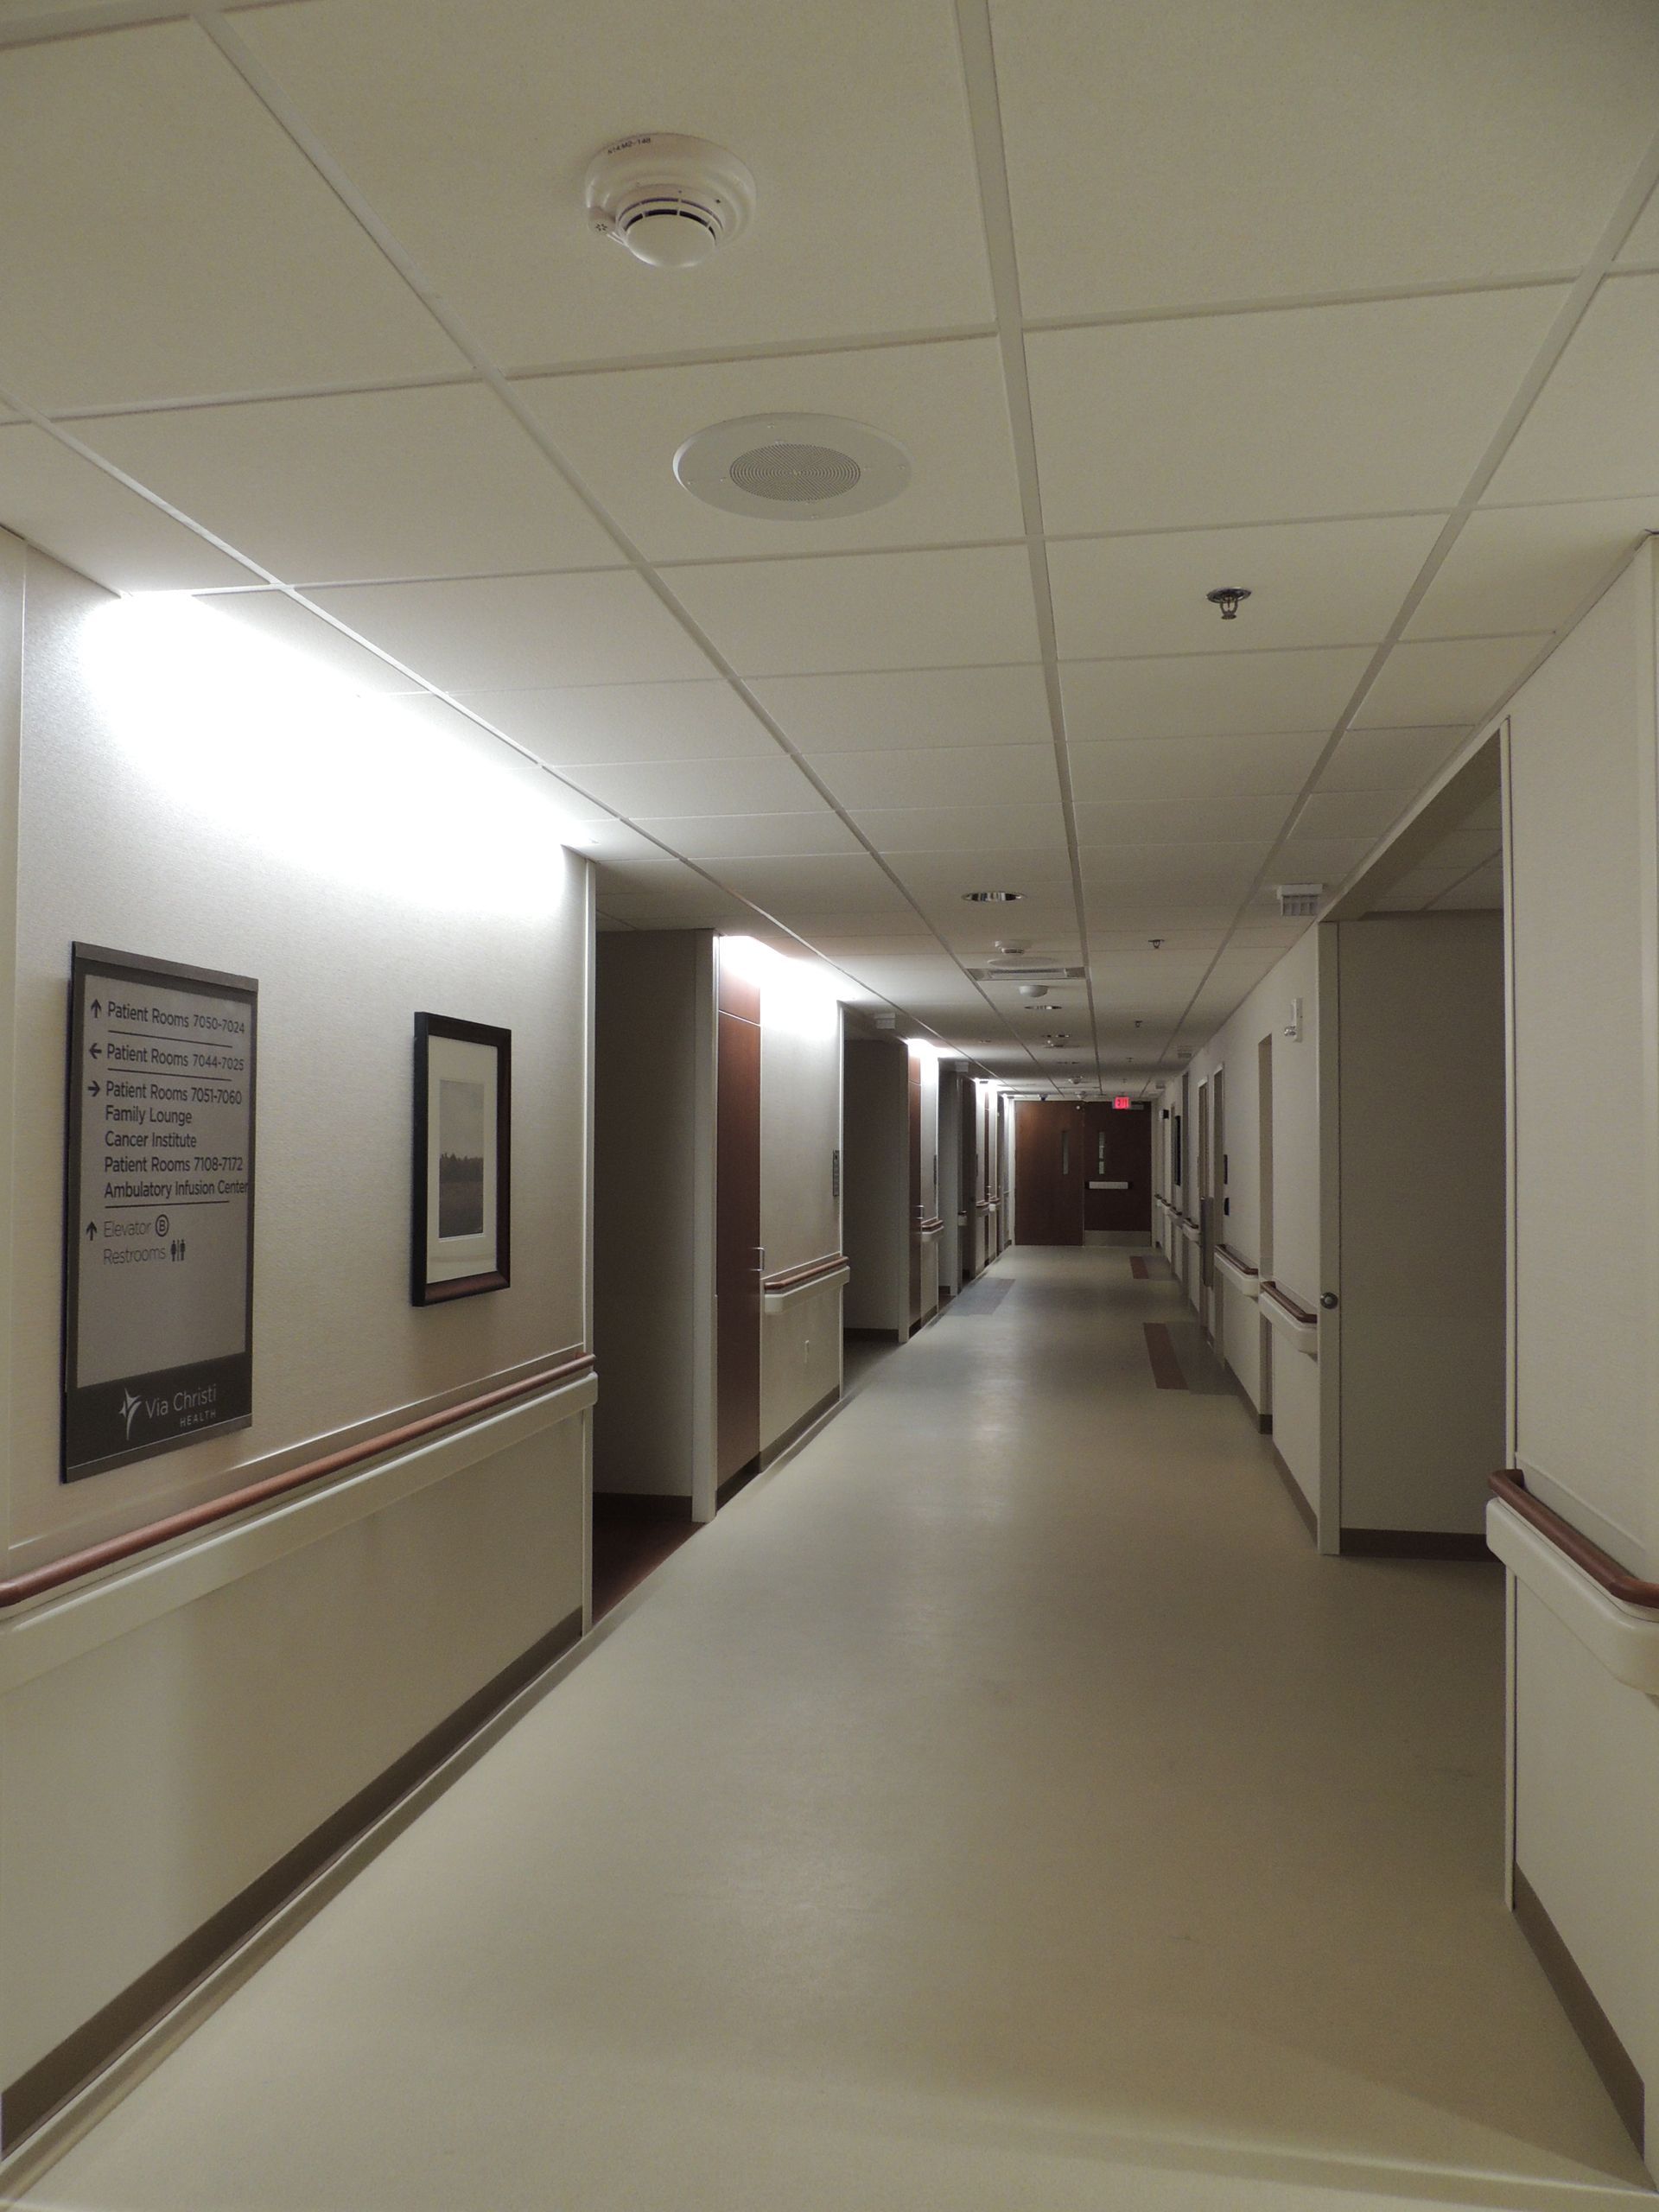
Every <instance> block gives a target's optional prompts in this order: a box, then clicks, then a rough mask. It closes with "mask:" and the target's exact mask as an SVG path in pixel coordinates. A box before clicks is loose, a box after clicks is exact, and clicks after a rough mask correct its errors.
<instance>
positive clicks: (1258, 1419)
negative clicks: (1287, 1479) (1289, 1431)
mask: <svg viewBox="0 0 1659 2212" xmlns="http://www.w3.org/2000/svg"><path fill="white" fill-rule="evenodd" d="M1221 1366H1222V1372H1223V1373H1224V1375H1225V1376H1226V1377H1227V1380H1228V1381H1229V1382H1230V1383H1231V1384H1232V1386H1233V1390H1234V1393H1235V1395H1236V1397H1237V1398H1238V1400H1239V1402H1240V1403H1241V1404H1242V1405H1243V1408H1244V1410H1245V1412H1246V1413H1247V1414H1249V1417H1250V1419H1251V1420H1252V1421H1254V1422H1255V1427H1256V1433H1258V1435H1262V1436H1271V1435H1272V1434H1273V1415H1272V1414H1259V1413H1257V1411H1256V1409H1255V1399H1254V1398H1253V1397H1251V1395H1250V1394H1249V1391H1248V1390H1247V1389H1245V1388H1244V1385H1243V1383H1241V1382H1240V1381H1239V1379H1238V1376H1237V1373H1236V1370H1234V1369H1232V1368H1230V1367H1229V1366H1228V1364H1227V1363H1226V1361H1225V1360H1223V1362H1222V1363H1221ZM1299 1495H1300V1493H1299ZM1303 1503H1306V1500H1305V1499H1304V1501H1303Z"/></svg>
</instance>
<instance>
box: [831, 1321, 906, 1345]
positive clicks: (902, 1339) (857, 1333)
mask: <svg viewBox="0 0 1659 2212" xmlns="http://www.w3.org/2000/svg"><path fill="white" fill-rule="evenodd" d="M841 1333H842V1336H843V1337H850V1338H852V1339H853V1341H854V1343H855V1344H908V1343H909V1342H910V1324H909V1322H908V1321H906V1324H905V1325H904V1327H903V1328H902V1329H843V1330H842V1332H841Z"/></svg>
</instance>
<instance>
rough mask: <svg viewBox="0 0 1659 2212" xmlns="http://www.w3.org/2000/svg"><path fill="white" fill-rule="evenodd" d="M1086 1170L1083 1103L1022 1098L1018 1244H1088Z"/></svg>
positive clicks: (1017, 1127)
mask: <svg viewBox="0 0 1659 2212" xmlns="http://www.w3.org/2000/svg"><path fill="white" fill-rule="evenodd" d="M1083 1169H1084V1119H1083V1109H1082V1108H1081V1107H1079V1106H1072V1105H1068V1104H1066V1103H1065V1101H1064V1100H1061V1099H1049V1098H1027V1099H1022V1100H1021V1101H1020V1105H1019V1107H1018V1109H1016V1118H1015V1121H1014V1216H1015V1223H1014V1241H1015V1243H1020V1244H1081V1243H1082V1242H1083V1184H1084V1173H1083Z"/></svg>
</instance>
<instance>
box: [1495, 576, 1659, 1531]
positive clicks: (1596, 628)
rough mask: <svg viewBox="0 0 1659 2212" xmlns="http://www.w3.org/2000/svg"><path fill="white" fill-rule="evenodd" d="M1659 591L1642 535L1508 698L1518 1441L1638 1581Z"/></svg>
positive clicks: (1648, 1338) (1648, 1315)
mask: <svg viewBox="0 0 1659 2212" xmlns="http://www.w3.org/2000/svg"><path fill="white" fill-rule="evenodd" d="M1653 591H1654V582H1653V556H1652V552H1651V550H1650V547H1644V548H1643V550H1642V551H1641V552H1640V553H1638V555H1637V557H1636V559H1635V560H1634V561H1633V562H1632V563H1631V564H1630V567H1629V568H1628V569H1626V570H1625V571H1624V574H1623V575H1622V576H1621V577H1620V578H1619V580H1618V582H1616V583H1615V584H1614V585H1613V586H1612V587H1611V589H1610V590H1608V591H1607V592H1606V593H1605V594H1604V595H1603V597H1602V598H1601V600H1600V601H1599V602H1598V603H1597V605H1596V606H1595V607H1593V608H1592V610H1591V612H1590V613H1589V614H1587V615H1586V618H1585V619H1584V620H1583V621H1582V622H1581V623H1580V625H1579V626H1578V628H1577V629H1576V630H1575V631H1574V632H1573V634H1572V635H1571V636H1570V637H1569V638H1567V639H1566V640H1565V641H1564V643H1563V644H1562V645H1560V647H1558V649H1557V650H1556V652H1554V654H1553V655H1552V656H1551V658H1549V659H1548V661H1547V662H1546V663H1545V664H1544V665H1543V666H1542V667H1541V669H1540V670H1539V671H1538V672H1537V674H1536V675H1535V677H1532V679H1531V681H1530V682H1529V683H1527V684H1525V685H1524V686H1523V687H1522V690H1521V691H1520V692H1519V693H1518V694H1517V696H1516V698H1515V700H1514V701H1513V702H1511V705H1510V816H1511V824H1512V832H1511V836H1512V847H1511V858H1510V867H1511V874H1512V881H1513V887H1514V891H1513V896H1514V922H1513V937H1514V985H1513V988H1514V1010H1513V1020H1514V1055H1515V1069H1514V1092H1515V1129H1514V1143H1515V1191H1516V1198H1515V1204H1516V1222H1515V1236H1516V1343H1515V1361H1516V1374H1517V1390H1516V1456H1517V1458H1518V1459H1519V1461H1520V1463H1521V1465H1522V1466H1523V1467H1524V1468H1525V1469H1526V1470H1527V1471H1528V1475H1529V1479H1537V1480H1539V1482H1540V1484H1541V1487H1543V1488H1544V1489H1546V1490H1547V1491H1548V1493H1549V1495H1550V1497H1551V1499H1552V1502H1554V1503H1557V1504H1558V1505H1560V1508H1561V1510H1563V1511H1565V1512H1567V1515H1568V1516H1569V1517H1570V1518H1572V1519H1573V1520H1574V1521H1577V1522H1579V1523H1580V1525H1581V1526H1583V1527H1585V1528H1586V1529H1588V1530H1589V1532H1590V1533H1591V1534H1592V1535H1596V1536H1597V1537H1598V1539H1599V1541H1602V1542H1604V1543H1605V1544H1607V1545H1608V1546H1609V1548H1611V1549H1613V1550H1614V1551H1616V1552H1617V1553H1618V1554H1619V1555H1620V1556H1621V1557H1622V1558H1623V1559H1624V1561H1625V1563H1626V1564H1627V1565H1629V1566H1631V1567H1636V1568H1637V1570H1638V1571H1641V1572H1646V1573H1651V1572H1652V1571H1653V1566H1654V1559H1653V1551H1652V1542H1653V1521H1652V1508H1651V1503H1650V1501H1651V1497H1652V1493H1653V1474H1652V1465H1653V1449H1652V1447H1653V1442H1654V1432H1653V1427H1652V1419H1651V1414H1652V1408H1651V1403H1650V1399H1649V1389H1650V1385H1649V1383H1647V1381H1646V1380H1645V1378H1647V1377H1648V1376H1649V1375H1650V1373H1651V1370H1652V1367H1653V1344H1654V1334H1655V1324H1656V1303H1655V1295H1654V1281H1653V1249H1654V1234H1655V1227H1656V1224H1655V1220H1654V1216H1653V1208H1654V1205H1655V1202H1656V1192H1655V1189H1654V1165H1653V1163H1654V1147H1655V1146H1656V1143H1659V1129H1656V1128H1655V1126H1654V1120H1653V1116H1654V1093H1653V1077H1654V1066H1653V1058H1654V1052H1655V1033H1654V1013H1653V1007H1652V1003H1651V998H1650V993H1651V989H1652V981H1653V946H1654V937H1655V928H1656V915H1655V913H1654V911H1653V904H1652V900H1653V886H1652V868H1653V852H1654V838H1655V828H1654V820H1653V752H1654V679H1653V626H1654V601H1653ZM1586 1052H1592V1053H1593V1056H1594V1058H1595V1062H1596V1069H1597V1074H1596V1081H1595V1083H1594V1085H1593V1087H1592V1089H1587V1088H1586V1084H1585V1080H1584V1076H1583V1067H1584V1061H1585V1055H1586ZM1639 1378H1641V1379H1639Z"/></svg>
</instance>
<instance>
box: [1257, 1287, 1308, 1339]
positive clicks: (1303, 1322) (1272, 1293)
mask: <svg viewBox="0 0 1659 2212" xmlns="http://www.w3.org/2000/svg"><path fill="white" fill-rule="evenodd" d="M1257 1296H1258V1298H1259V1299H1260V1300H1261V1305H1262V1313H1264V1314H1266V1316H1267V1318H1268V1320H1269V1321H1271V1322H1272V1324H1273V1325H1274V1328H1275V1329H1276V1330H1277V1331H1278V1332H1279V1333H1280V1335H1281V1337H1283V1338H1284V1339H1285V1341H1286V1343H1287V1344H1293V1345H1294V1347H1295V1349H1296V1350H1297V1351H1300V1352H1306V1355H1307V1357H1309V1358H1310V1359H1317V1358H1318V1357H1319V1315H1318V1314H1317V1313H1310V1312H1309V1311H1308V1309H1307V1307H1306V1306H1304V1305H1302V1304H1301V1303H1300V1300H1297V1299H1294V1298H1293V1297H1292V1296H1291V1295H1290V1293H1289V1292H1288V1291H1287V1290H1281V1288H1280V1287H1279V1285H1278V1284H1277V1283H1276V1282H1274V1281H1273V1280H1272V1279H1271V1277H1269V1278H1268V1281H1265V1282H1263V1283H1262V1285H1261V1287H1260V1288H1259V1290H1258V1292H1257Z"/></svg>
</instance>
